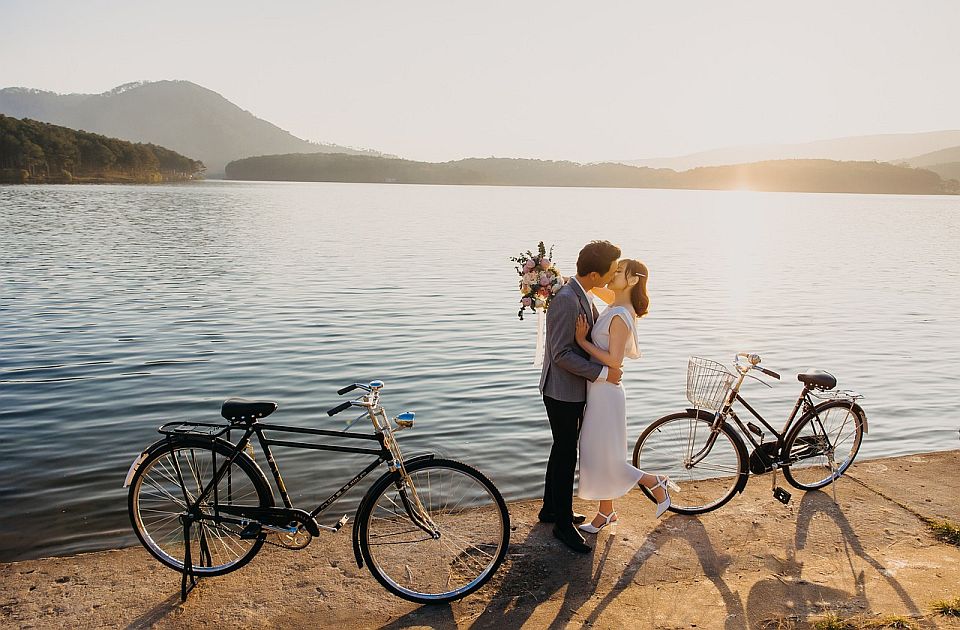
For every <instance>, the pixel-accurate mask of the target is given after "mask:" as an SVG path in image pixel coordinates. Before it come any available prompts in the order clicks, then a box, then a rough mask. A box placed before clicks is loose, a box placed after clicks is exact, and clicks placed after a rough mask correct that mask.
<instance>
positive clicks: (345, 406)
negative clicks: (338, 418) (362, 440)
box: [327, 401, 353, 416]
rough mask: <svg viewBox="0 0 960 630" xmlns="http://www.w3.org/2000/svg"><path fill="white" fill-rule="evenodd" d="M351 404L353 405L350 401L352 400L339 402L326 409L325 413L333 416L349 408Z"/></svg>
mask: <svg viewBox="0 0 960 630" xmlns="http://www.w3.org/2000/svg"><path fill="white" fill-rule="evenodd" d="M352 406H353V402H352V401H347V402H345V403H341V404H339V405H337V406H336V407H334V408H333V409H327V415H328V416H334V415H336V414H338V413H340V412H341V411H343V410H344V409H349V408H350V407H352Z"/></svg>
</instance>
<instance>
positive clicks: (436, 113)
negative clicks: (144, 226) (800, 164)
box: [0, 0, 960, 161]
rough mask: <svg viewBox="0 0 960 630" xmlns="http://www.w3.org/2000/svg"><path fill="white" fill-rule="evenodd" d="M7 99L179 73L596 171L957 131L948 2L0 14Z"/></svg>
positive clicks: (451, 144) (272, 110)
mask: <svg viewBox="0 0 960 630" xmlns="http://www.w3.org/2000/svg"><path fill="white" fill-rule="evenodd" d="M0 20H2V21H0V87H8V86H26V87H35V88H41V89H46V90H52V91H55V92H61V93H68V92H86V93H91V92H94V93H96V92H103V91H106V90H108V89H110V88H113V87H115V86H117V85H120V84H122V83H127V82H130V81H136V80H141V79H148V80H159V79H186V80H189V81H193V82H195V83H198V84H200V85H203V86H205V87H208V88H210V89H212V90H214V91H216V92H219V93H220V94H222V95H223V96H225V97H226V98H228V99H229V100H231V101H233V102H234V103H236V104H237V105H239V106H240V107H242V108H244V109H247V110H249V111H250V112H252V113H253V114H255V115H257V116H259V117H261V118H265V119H267V120H269V121H270V122H273V123H275V124H277V125H279V126H280V127H282V128H284V129H287V130H289V131H291V132H292V133H294V134H295V135H298V136H300V137H303V138H307V139H310V140H317V141H325V142H336V143H339V144H345V145H350V146H356V147H369V148H375V149H378V150H381V151H385V152H388V153H395V154H397V155H401V156H403V157H409V158H413V159H425V160H446V159H455V158H460V157H466V156H478V157H486V156H491V155H496V156H511V157H513V156H515V157H539V158H552V159H572V160H577V161H594V160H606V159H629V158H643V157H660V156H668V155H676V154H682V153H688V152H692V151H698V150H703V149H709V148H715V147H719V146H727V145H736V144H754V143H775V142H799V141H808V140H817V139H824V138H830V137H836V136H845V135H860V134H873V133H895V132H913V131H930V130H939V129H957V128H960V81H958V80H957V76H958V75H960V36H958V32H960V1H958V0H923V1H922V2H906V1H904V2H893V1H887V0H870V1H859V0H858V1H847V0H839V1H838V0H830V1H827V2H821V1H811V0H807V1H805V2H782V1H779V0H761V1H756V2H744V1H738V0H704V1H699V2H683V1H676V0H673V1H669V2H665V1H662V0H661V1H657V2H653V1H646V0H633V1H628V2H612V1H604V2H558V1H555V0H554V1H550V2H532V1H530V2H528V1H525V0H512V1H509V2H493V1H490V0H485V1H483V2H456V1H452V0H444V1H437V2H417V1H414V0H406V1H397V0H392V1H384V2H364V1H362V0H351V1H344V2H339V1H338V2H331V1H323V0H312V1H307V2H283V1H276V2H270V3H268V2H264V1H259V2H239V1H231V2H212V1H207V0H202V1H196V0H194V1H192V2H178V1H165V2H162V3H144V2H130V1H123V2H119V1H117V2H107V1H96V0H94V1H90V0H84V1H83V2H77V1H76V0H71V1H69V2H44V1H42V0H25V1H19V0H16V1H15V0H0Z"/></svg>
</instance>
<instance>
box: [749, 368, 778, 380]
mask: <svg viewBox="0 0 960 630" xmlns="http://www.w3.org/2000/svg"><path fill="white" fill-rule="evenodd" d="M754 369H755V370H760V371H761V372H763V373H764V374H766V375H767V376H772V377H773V378H775V379H777V380H778V381H779V380H780V375H779V374H777V373H776V372H774V371H773V370H768V369H767V368H762V367H760V366H759V365H755V366H754Z"/></svg>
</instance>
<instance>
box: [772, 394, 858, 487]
mask: <svg viewBox="0 0 960 630" xmlns="http://www.w3.org/2000/svg"><path fill="white" fill-rule="evenodd" d="M864 418H865V414H864V412H863V409H861V408H860V406H859V405H857V404H856V403H854V402H851V401H848V400H832V401H829V402H826V403H822V404H820V405H817V406H816V407H814V408H813V409H811V410H810V411H808V412H807V413H805V414H803V416H801V418H800V420H798V421H797V424H796V425H795V428H794V429H793V430H791V431H790V434H789V435H788V436H787V438H786V440H784V446H783V450H784V453H785V455H786V457H785V459H786V462H787V465H786V466H784V468H783V476H784V477H786V479H787V482H788V483H789V484H790V485H792V486H793V487H794V488H799V489H800V490H816V489H817V488H822V487H824V486H826V485H829V484H830V483H831V482H833V481H834V480H835V479H837V478H838V477H839V476H840V475H842V474H843V473H844V471H846V470H847V468H849V467H850V464H852V463H853V459H854V458H855V457H856V456H857V452H858V451H859V450H860V442H861V441H862V440H863V427H864V424H865V420H864Z"/></svg>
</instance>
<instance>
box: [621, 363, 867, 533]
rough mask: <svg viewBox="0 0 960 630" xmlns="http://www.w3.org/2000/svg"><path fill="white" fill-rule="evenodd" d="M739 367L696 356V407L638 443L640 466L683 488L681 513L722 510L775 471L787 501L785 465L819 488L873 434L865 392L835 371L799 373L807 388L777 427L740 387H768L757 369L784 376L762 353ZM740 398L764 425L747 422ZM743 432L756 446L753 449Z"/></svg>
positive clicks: (691, 375)
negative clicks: (747, 383) (755, 477)
mask: <svg viewBox="0 0 960 630" xmlns="http://www.w3.org/2000/svg"><path fill="white" fill-rule="evenodd" d="M733 367H734V371H735V373H734V372H731V371H730V370H729V369H727V367H726V366H724V365H723V364H721V363H717V362H715V361H710V360H708V359H703V358H700V357H690V361H689V364H688V367H687V399H688V400H689V401H690V403H691V404H692V405H693V407H692V408H688V409H686V410H684V411H681V412H678V413H673V414H670V415H668V416H664V417H663V418H660V419H659V420H656V421H654V422H653V423H652V424H651V425H650V426H649V427H647V428H646V429H645V430H644V431H643V433H642V434H641V435H640V438H639V439H638V440H637V444H636V446H635V447H634V450H633V465H634V466H637V467H639V468H646V469H649V470H656V471H658V472H660V473H663V474H665V475H668V476H669V477H670V479H671V480H672V481H673V482H675V483H676V484H677V485H678V486H679V490H676V489H675V490H674V491H673V492H672V493H671V499H672V503H671V506H670V510H671V511H673V512H677V513H679V514H702V513H704V512H709V511H711V510H715V509H717V508H719V507H720V506H722V505H724V504H725V503H727V501H729V500H730V499H732V498H733V497H734V495H736V494H738V493H740V492H743V489H744V488H745V487H746V485H747V478H748V476H749V475H750V474H751V473H753V474H762V473H766V472H771V471H772V472H773V482H772V487H773V496H774V497H775V498H776V499H777V500H778V501H780V502H781V503H783V504H787V503H788V502H789V501H790V493H789V492H788V491H787V490H785V489H784V488H781V487H779V486H777V476H776V471H777V470H782V471H783V476H784V477H785V478H786V480H787V482H788V483H789V484H790V485H792V486H793V487H795V488H798V489H800V490H816V489H818V488H823V487H824V486H827V485H829V484H831V483H832V482H834V481H835V480H836V479H838V478H839V477H840V476H841V475H842V474H843V473H844V472H845V471H846V470H847V468H849V467H850V464H852V463H853V460H854V458H855V457H856V456H857V452H858V451H859V449H860V442H861V441H862V439H863V434H864V433H865V432H866V431H867V415H866V413H865V412H864V410H863V408H862V407H861V406H860V404H859V402H858V401H859V400H860V399H861V398H862V396H861V395H860V394H858V393H856V392H853V391H849V390H835V389H834V388H835V387H836V385H837V379H836V377H834V376H833V375H832V374H830V373H829V372H825V371H823V370H808V371H806V372H804V373H802V374H798V375H797V380H799V381H800V382H801V383H803V390H802V391H801V392H800V395H799V397H798V398H797V402H796V404H795V405H794V407H793V411H792V412H791V413H790V416H789V417H788V418H787V421H786V423H785V424H784V426H783V428H782V429H781V430H779V431H777V430H776V429H775V428H774V427H773V426H771V425H770V423H768V422H767V421H766V420H765V419H764V418H763V417H762V416H761V415H760V414H759V413H758V412H757V411H756V410H755V409H754V408H753V407H751V406H750V405H749V404H748V403H747V401H746V400H744V399H743V397H742V396H741V395H740V388H741V386H742V385H743V382H744V379H745V378H746V377H748V376H749V377H751V378H754V379H756V380H758V381H760V382H761V383H764V384H765V385H768V384H767V383H766V382H764V381H762V380H761V379H759V378H757V377H756V376H754V375H753V374H751V372H754V371H756V372H760V373H762V374H766V375H767V376H770V377H773V378H776V379H779V378H780V375H779V374H777V373H776V372H774V371H772V370H768V369H766V368H762V367H760V356H759V355H757V354H748V353H743V352H741V353H739V354H737V356H736V357H735V359H734V366H733ZM768 386H769V385H768ZM815 399H816V400H815ZM734 403H739V404H740V405H742V406H743V407H744V408H745V409H746V410H747V411H749V412H750V414H752V415H753V417H754V418H755V419H757V420H758V421H759V422H760V424H762V425H763V427H760V426H758V425H756V424H754V423H753V422H752V421H749V420H748V421H746V422H744V420H742V419H741V418H740V416H739V415H737V412H736V411H735V410H734V408H733V405H734ZM798 414H799V417H798ZM738 429H739V431H738ZM764 429H766V431H765V430H764ZM767 432H769V436H770V438H771V439H769V440H767V439H766V438H767ZM741 434H742V435H744V436H746V437H747V439H748V440H749V441H750V443H751V444H752V447H753V450H752V452H750V453H749V454H748V453H747V445H746V443H745V442H744V440H743V438H742V437H741ZM645 492H647V494H648V495H649V491H646V490H645Z"/></svg>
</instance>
